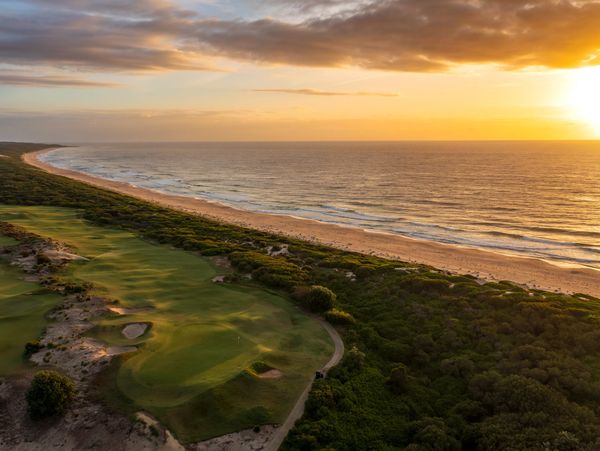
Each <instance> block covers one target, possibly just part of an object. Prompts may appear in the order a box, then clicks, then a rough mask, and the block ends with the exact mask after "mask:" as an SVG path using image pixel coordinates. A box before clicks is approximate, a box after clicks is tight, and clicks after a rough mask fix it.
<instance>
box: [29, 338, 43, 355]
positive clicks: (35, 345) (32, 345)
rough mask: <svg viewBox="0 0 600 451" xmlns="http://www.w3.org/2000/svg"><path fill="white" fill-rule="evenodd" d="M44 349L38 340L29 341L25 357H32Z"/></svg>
mask: <svg viewBox="0 0 600 451" xmlns="http://www.w3.org/2000/svg"><path fill="white" fill-rule="evenodd" d="M43 348H44V345H42V344H40V342H39V341H38V340H33V341H29V342H27V343H26V344H25V356H26V357H30V356H32V355H33V354H35V353H36V352H38V351H39V350H40V349H43Z"/></svg>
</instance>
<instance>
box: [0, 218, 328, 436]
mask: <svg viewBox="0 0 600 451" xmlns="http://www.w3.org/2000/svg"><path fill="white" fill-rule="evenodd" d="M0 220H3V221H8V222H11V223H13V224H15V225H18V226H21V227H24V228H25V229H27V230H29V231H30V232H33V233H36V234H39V235H42V236H46V237H51V238H54V239H56V240H59V241H61V242H64V243H66V244H67V245H69V246H71V247H72V248H73V249H74V251H75V252H76V253H77V254H79V255H81V256H83V257H85V258H86V259H87V260H85V261H78V262H73V263H71V264H69V265H68V266H67V268H66V269H65V270H64V274H63V276H65V277H69V278H73V279H76V280H79V281H85V282H90V283H91V284H93V286H94V288H93V293H95V294H97V295H98V296H103V297H106V298H108V299H111V300H113V299H114V300H115V303H114V304H112V305H113V306H114V309H113V310H115V311H116V312H117V313H115V314H114V315H110V316H108V315H107V316H105V317H103V318H101V319H99V320H97V321H96V326H95V327H94V329H92V332H91V335H93V336H94V337H96V338H98V339H100V340H103V341H105V342H107V343H109V344H111V345H119V346H120V345H126V346H131V345H134V346H137V347H138V349H137V350H136V351H135V352H132V353H129V354H126V355H125V356H123V357H121V358H120V359H119V364H118V365H115V366H114V368H111V370H110V371H109V373H110V378H109V381H108V382H106V383H105V385H106V390H105V392H106V393H105V394H106V399H107V400H108V401H109V402H110V403H113V404H114V405H116V406H118V407H120V408H122V409H126V410H128V411H131V412H135V411H137V410H144V411H147V412H149V413H151V414H152V415H154V416H155V417H157V418H158V419H159V420H161V421H162V422H163V424H165V426H167V427H168V428H169V429H171V430H172V431H173V432H174V433H175V434H176V435H177V437H178V438H179V439H180V440H181V441H183V442H191V441H198V440H202V439H207V438H211V437H215V436H219V435H223V434H226V433H229V432H234V431H238V430H242V429H245V428H248V427H252V426H254V425H258V424H266V423H278V422H282V421H283V420H284V419H285V418H286V416H287V414H288V412H289V411H290V410H291V408H292V406H293V405H294V403H295V401H296V400H297V398H298V397H299V396H300V394H301V393H302V391H303V390H304V388H305V387H306V385H307V384H308V382H309V381H310V379H311V378H312V377H313V374H314V371H315V370H316V369H318V368H320V366H321V365H322V364H323V363H324V362H326V361H327V360H328V358H329V356H330V355H331V353H332V352H333V344H332V342H331V339H330V337H329V335H328V334H327V332H326V331H325V330H324V329H323V327H322V326H321V325H320V324H319V323H318V322H317V321H316V320H315V319H313V318H311V317H309V316H308V315H306V314H304V313H303V312H302V311H301V310H299V309H298V308H297V307H296V306H294V305H293V304H292V303H291V302H289V301H288V300H286V299H284V298H282V297H280V296H278V295H276V294H272V293H269V292H267V291H265V290H262V289H259V288H255V287H246V286H236V285H230V284H219V283H214V282H213V281H212V279H213V278H214V277H215V276H217V275H219V274H224V272H223V271H221V272H219V269H218V268H216V267H215V266H214V265H213V264H212V263H211V261H210V260H209V259H208V258H205V257H201V256H198V255H195V254H192V253H189V252H186V251H182V250H178V249H175V248H172V247H170V246H165V245H156V244H152V243H149V242H147V241H144V240H142V239H140V238H138V237H136V236H135V235H133V234H131V233H129V232H127V231H122V230H116V229H109V228H104V227H99V226H96V225H93V224H91V223H90V222H87V221H85V220H83V219H81V218H80V217H79V215H78V212H77V211H75V210H69V209H64V208H51V207H12V206H0ZM2 277H4V273H2V272H0V278H2ZM28 289H31V288H28ZM7 290H9V291H10V289H9V288H7ZM20 290H21V289H20V288H19V289H17V290H16V292H19V291H20ZM17 295H18V293H17ZM2 296H3V292H2V291H0V302H3V301H2ZM1 305H2V304H0V308H1ZM0 315H2V313H1V310H0ZM0 320H1V321H4V316H0ZM128 324H143V325H145V326H146V328H145V330H144V332H143V333H142V334H141V335H140V336H137V337H133V338H130V339H129V338H126V337H125V336H124V334H123V333H122V330H123V328H124V327H125V326H126V325H128ZM4 330H5V328H4V326H2V328H1V329H0V346H1V344H2V343H3V342H2V335H4ZM33 338H35V334H34V337H33ZM28 339H31V338H28ZM25 341H27V340H25ZM20 349H22V347H21V348H20ZM2 352H3V351H2V350H1V349H0V353H2ZM21 352H22V351H21ZM263 364H266V365H263ZM253 365H254V367H255V368H256V367H257V365H258V366H262V367H266V368H273V369H276V370H278V372H276V375H277V376H276V377H272V378H263V377H260V375H259V374H256V372H254V371H252V370H251V368H252V367H253ZM1 369H2V368H1V367H0V370H1Z"/></svg>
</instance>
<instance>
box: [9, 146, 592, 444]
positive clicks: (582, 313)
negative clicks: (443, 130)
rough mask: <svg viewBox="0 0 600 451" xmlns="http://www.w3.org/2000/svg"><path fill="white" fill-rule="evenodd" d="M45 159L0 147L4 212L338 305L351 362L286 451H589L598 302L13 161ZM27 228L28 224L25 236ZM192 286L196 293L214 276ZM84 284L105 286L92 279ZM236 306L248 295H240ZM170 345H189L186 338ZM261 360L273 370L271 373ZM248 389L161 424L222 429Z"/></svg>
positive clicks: (123, 378)
mask: <svg viewBox="0 0 600 451" xmlns="http://www.w3.org/2000/svg"><path fill="white" fill-rule="evenodd" d="M42 147H44V146H37V147H36V146H34V145H31V146H16V145H14V144H6V145H4V147H2V148H0V153H2V154H5V155H8V156H9V158H4V159H2V160H1V161H0V203H3V204H5V205H13V206H15V205H32V206H47V207H50V208H49V209H48V208H46V209H45V210H44V209H38V210H37V211H54V212H55V213H56V212H61V214H63V215H71V216H69V218H70V221H77V220H80V219H82V218H83V219H85V220H87V221H89V223H93V224H95V225H94V227H95V226H96V225H98V226H102V227H108V228H110V229H111V230H113V231H114V233H115V234H119V233H122V234H131V235H129V236H134V235H135V237H136V238H134V239H136V240H138V239H139V243H153V244H154V243H162V244H164V245H168V246H172V247H174V248H178V249H182V250H185V251H187V252H190V253H192V254H195V255H220V256H227V257H228V260H229V261H230V262H231V263H232V265H233V267H234V273H233V274H232V275H231V280H236V279H239V280H240V281H244V280H245V276H246V275H248V274H251V275H252V278H253V280H252V284H254V289H258V288H259V287H260V288H261V289H264V288H268V289H270V290H276V292H277V293H278V294H279V295H280V296H281V297H282V298H284V297H285V298H288V299H289V301H290V302H294V297H293V295H294V293H298V292H299V291H300V292H302V291H304V292H306V290H307V289H310V287H312V286H321V287H325V288H327V289H328V290H330V291H331V292H332V293H334V294H335V295H336V299H335V305H334V308H335V312H334V311H330V312H329V316H330V317H331V318H332V319H334V318H335V320H336V321H340V322H341V319H344V321H343V322H344V324H343V325H342V324H340V325H338V326H336V327H338V329H339V330H340V332H341V333H342V335H343V338H344V342H345V345H346V348H347V349H348V350H349V351H348V352H347V353H346V356H345V358H344V360H343V361H342V363H341V364H340V365H339V366H338V367H336V368H334V369H333V370H331V371H330V372H329V373H328V375H327V377H326V378H325V379H320V380H318V381H317V382H316V383H315V384H314V385H313V389H312V391H311V393H310V396H309V399H308V401H307V404H306V411H305V415H304V417H303V419H302V420H301V421H299V422H298V423H297V425H296V427H295V428H294V429H293V430H292V431H291V433H290V434H289V436H288V438H287V440H286V442H285V443H284V445H283V448H282V449H286V450H307V449H311V450H312V449H337V450H357V449H361V450H362V449H376V450H392V449H411V450H431V449H436V450H459V449H472V450H499V449H556V450H575V449H577V450H594V449H598V447H600V441H599V439H598V437H600V301H599V300H598V299H595V298H593V297H590V296H587V295H585V294H570V295H566V294H558V293H550V292H544V291H541V290H536V289H530V288H527V287H520V286H516V285H514V284H512V283H510V282H489V281H482V280H477V279H475V278H474V277H468V276H460V275H452V274H446V273H443V272H441V271H438V270H436V269H435V268H431V267H426V266H421V265H414V264H408V263H403V262H397V261H389V260H384V259H380V258H375V257H371V256H366V255H359V254H352V253H348V252H344V251H340V250H335V249H330V248H326V247H323V246H317V245H313V244H309V243H306V242H301V241H298V240H293V239H287V238H283V237H278V236H273V235H269V234H267V233H261V232H254V231H250V230H245V229H242V228H240V227H235V226H229V225H224V224H220V223H216V222H214V221H210V220H207V219H204V218H200V217H194V216H190V215H188V214H186V213H183V212H177V211H173V210H169V209H167V208H162V207H160V206H157V205H153V204H149V203H146V202H142V201H138V200H136V199H132V198H129V197H126V196H121V195H118V194H115V193H112V192H108V191H104V190H100V189H96V188H93V187H90V186H85V185H82V184H80V183H76V182H73V181H71V180H67V179H64V178H61V177H56V176H52V175H49V174H46V173H43V172H41V171H39V170H35V169H32V168H30V167H27V166H26V165H24V164H23V163H21V162H20V161H19V158H18V156H19V154H20V153H21V152H23V151H27V150H35V149H36V148H42ZM56 207H63V208H64V207H68V208H71V210H68V211H67V210H62V209H61V210H56V209H55V208H56ZM11 209H12V211H14V207H11V208H9V209H8V210H11ZM52 209H54V210H52ZM5 211H6V210H5ZM30 211H32V210H30ZM65 217H66V216H65ZM12 220H15V221H16V220H18V218H14V217H13V219H12ZM36 223H37V222H36V221H34V220H31V224H32V227H33V226H34V224H36ZM56 227H59V224H58V222H57V224H56ZM61 227H64V225H62V226H61ZM90 227H92V226H90ZM46 233H52V232H51V231H50V232H46ZM98 240H99V241H102V237H101V236H99V237H98ZM283 244H285V245H287V246H288V250H289V252H288V253H287V254H285V255H279V256H276V257H274V256H269V255H268V253H267V252H266V251H265V249H267V248H268V247H269V246H277V245H283ZM141 245H142V244H140V246H141ZM82 249H83V246H82ZM164 249H167V247H165V248H164ZM168 249H172V248H171V247H169V248H168ZM107 253H108V254H110V252H108V251H107ZM84 254H85V252H84ZM138 263H140V262H138ZM93 264H95V263H93ZM85 267H86V265H83V264H82V265H81V267H80V268H79V267H78V268H77V269H74V274H75V275H77V271H81V273H80V275H81V276H82V275H83V273H84V272H86V271H87V270H85V269H84V268H85ZM89 268H90V270H89V271H88V273H92V274H93V273H94V272H97V273H98V274H101V273H102V267H99V268H97V271H92V268H93V266H89ZM138 269H139V268H138ZM203 271H209V270H208V269H205V270H203ZM209 272H210V271H209ZM198 274H200V279H203V280H206V277H210V275H212V274H216V273H215V272H214V270H213V271H212V272H210V275H209V276H207V275H206V274H208V273H204V272H202V271H198ZM134 275H135V273H134ZM118 280H119V279H118V278H117V280H116V281H115V283H117V281H118ZM110 282H111V281H110V280H106V281H105V283H106V284H107V285H108V284H109V283H110ZM136 282H139V281H136ZM96 283H98V285H99V286H100V285H102V277H101V276H100V275H99V276H98V280H96ZM121 283H125V281H123V282H118V285H119V286H120V284H121ZM132 283H133V282H132ZM194 283H201V281H200V282H194ZM244 283H245V282H244ZM173 288H176V287H173ZM248 291H249V292H251V291H252V289H250V288H248ZM228 296H234V295H233V294H232V293H230V294H228ZM244 296H251V295H249V294H248V292H246V293H245V294H244ZM142 298H144V302H146V301H147V299H146V297H145V296H140V297H139V298H131V299H130V300H128V301H127V300H125V301H123V302H130V303H131V305H143V304H142ZM281 302H283V301H281ZM276 304H277V303H276V302H275V301H273V302H272V303H271V305H276ZM181 308H184V309H185V308H187V307H181ZM273 308H274V307H273ZM157 309H159V308H157ZM165 309H166V310H167V312H165V315H170V314H171V313H173V314H175V310H176V308H175V307H173V312H171V311H170V309H171V307H170V306H165ZM325 315H327V312H326V313H325ZM242 317H243V316H242ZM119 321H120V319H116V318H114V319H113V318H106V322H103V323H102V324H99V328H98V329H97V330H96V331H95V333H97V334H99V336H100V335H102V336H104V337H106V339H107V340H112V339H114V340H116V342H119V343H120V341H118V340H121V338H119V337H118V334H116V332H115V331H114V330H113V329H112V326H114V325H116V324H117V323H118V322H119ZM136 321H147V322H151V323H152V327H151V328H150V330H149V331H147V332H146V335H143V336H142V338H144V337H147V339H148V346H150V345H151V340H152V337H154V336H155V334H159V333H160V330H161V329H160V322H159V321H158V320H156V325H155V321H154V320H152V319H150V318H149V317H147V316H144V315H141V316H139V317H137V319H136ZM236 327H238V326H237V325H236ZM239 327H242V326H241V325H240V326H239ZM181 333H182V334H188V333H190V334H191V335H192V336H194V335H195V332H193V331H186V330H185V328H184V330H182V331H181ZM214 336H215V337H218V336H222V337H223V340H226V339H228V337H230V335H228V333H227V331H225V330H223V329H220V330H215V331H214ZM243 346H246V344H245V343H244V345H243ZM182 352H185V351H182ZM142 354H143V351H142V352H140V354H139V355H140V356H141V355H142ZM135 355H136V354H133V357H132V358H131V363H129V365H130V366H128V359H127V358H123V359H122V360H123V361H122V364H121V365H122V366H121V367H122V368H131V370H132V371H133V369H134V368H137V367H138V366H140V365H141V366H144V365H145V364H146V363H148V362H141V361H138V360H137V359H136V358H135ZM199 358H204V359H211V358H212V357H211V356H208V355H206V356H205V355H199ZM260 359H261V361H263V360H264V361H265V362H266V363H267V364H268V365H269V366H274V367H278V368H279V367H280V365H281V362H273V361H269V360H265V359H264V357H260ZM148 365H149V366H148V367H147V368H148V373H147V374H146V375H145V376H144V377H145V378H146V381H147V382H152V378H153V377H156V375H158V376H160V374H161V370H162V369H161V367H160V364H157V363H156V362H152V361H150V362H149V363H148ZM121 367H120V366H118V365H117V366H116V368H114V367H112V366H111V368H110V369H109V371H107V373H106V374H105V377H106V378H107V380H109V381H114V384H117V387H118V384H119V383H122V384H123V383H124V384H126V383H127V378H128V377H129V376H128V375H127V374H125V373H122V374H120V370H119V368H121ZM252 369H253V370H254V367H253V368H252ZM200 370H201V371H202V369H201V368H200ZM111 371H112V373H111ZM115 374H116V377H111V375H115ZM119 375H120V376H119ZM248 377H252V375H251V374H250V375H249V376H246V375H245V374H241V375H239V376H238V377H235V378H233V379H230V380H229V381H228V382H227V383H226V384H225V386H226V387H227V392H228V393H229V394H230V395H228V396H225V395H223V396H222V397H218V396H214V397H212V396H211V397H209V395H208V394H210V393H217V394H219V395H221V394H222V393H223V392H222V391H221V389H219V390H218V391H217V390H215V391H212V390H206V391H204V392H202V393H200V394H199V395H198V396H197V398H194V399H193V400H190V401H188V402H187V403H186V404H185V406H186V408H185V409H180V410H177V411H169V410H168V407H166V406H161V407H160V409H165V410H164V412H165V416H164V418H166V419H167V420H171V421H172V420H178V419H181V418H184V417H185V416H191V415H197V414H202V413H203V412H207V411H206V410H203V409H208V412H209V414H207V415H206V418H207V419H210V420H211V421H214V422H215V423H217V422H220V421H228V419H230V418H231V415H229V414H228V412H229V410H230V409H232V408H237V407H238V405H237V404H236V402H238V401H240V400H241V399H243V398H244V396H232V394H240V395H241V394H243V395H246V394H248V393H249V392H250V390H248V387H247V382H248V381H249V380H251V379H248ZM119 381H120V382H119ZM191 382H192V383H193V382H194V381H193V380H192V381H191ZM141 396H145V394H144V393H142V394H141ZM117 401H118V400H116V401H114V402H115V403H116V402H117ZM151 401H153V400H151ZM221 407H223V409H222V410H219V408H221ZM241 411H242V412H244V415H245V416H246V418H248V417H250V418H252V419H253V420H254V421H255V422H257V423H259V422H260V421H259V420H262V419H264V418H265V417H266V415H267V414H269V412H266V411H265V410H264V409H260V408H258V409H248V408H243V409H241ZM207 421H208V420H207Z"/></svg>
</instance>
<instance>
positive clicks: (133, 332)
mask: <svg viewBox="0 0 600 451" xmlns="http://www.w3.org/2000/svg"><path fill="white" fill-rule="evenodd" d="M147 329H148V324H144V323H133V324H127V325H126V326H125V327H124V328H123V330H122V331H121V333H122V334H123V336H124V337H125V338H127V339H128V340H133V339H134V338H138V337H141V336H142V335H144V334H145V333H146V330H147Z"/></svg>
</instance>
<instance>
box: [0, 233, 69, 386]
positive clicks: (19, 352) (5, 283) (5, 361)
mask: <svg viewBox="0 0 600 451" xmlns="http://www.w3.org/2000/svg"><path fill="white" fill-rule="evenodd" d="M11 244H15V242H14V241H11V240H10V239H7V238H6V237H3V236H0V246H6V245H11ZM21 277H23V274H22V273H20V272H19V271H18V270H17V269H15V268H13V267H11V266H9V265H8V263H6V262H4V261H1V260H0V375H2V376H5V375H8V374H11V373H13V372H15V371H17V370H18V369H19V368H21V367H22V366H23V365H24V360H23V351H24V350H25V343H27V342H28V341H31V340H35V339H36V338H38V337H39V335H40V333H41V331H42V329H43V328H44V326H45V324H46V319H45V315H46V313H47V312H48V310H50V309H51V308H52V307H54V306H55V305H56V304H58V302H59V301H60V296H57V295H55V294H52V293H49V292H47V291H45V290H42V289H40V286H39V285H37V284H34V283H29V282H25V281H23V280H21Z"/></svg>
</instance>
